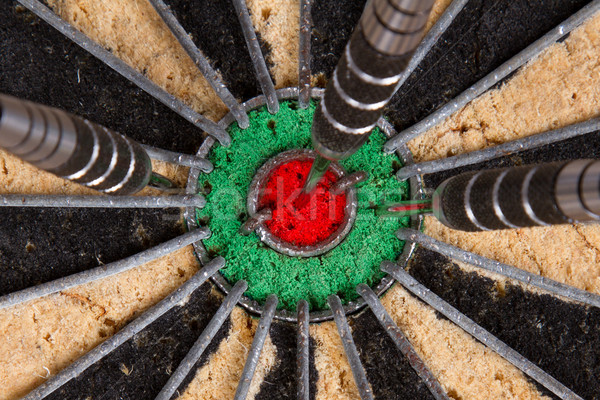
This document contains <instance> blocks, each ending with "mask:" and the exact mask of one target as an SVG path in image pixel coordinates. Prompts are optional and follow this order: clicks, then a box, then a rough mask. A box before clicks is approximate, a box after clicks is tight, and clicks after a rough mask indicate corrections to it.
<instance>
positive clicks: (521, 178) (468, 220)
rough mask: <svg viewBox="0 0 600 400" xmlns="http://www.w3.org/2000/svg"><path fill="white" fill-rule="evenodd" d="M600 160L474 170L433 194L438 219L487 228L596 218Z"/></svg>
mask: <svg viewBox="0 0 600 400" xmlns="http://www.w3.org/2000/svg"><path fill="white" fill-rule="evenodd" d="M599 188H600V161H594V160H576V161H570V162H554V163H549V164H538V165H528V166H523V167H516V168H507V169H494V170H486V171H479V172H477V171H473V172H467V173H464V174H460V175H457V176H454V177H452V178H449V179H447V180H446V181H444V182H443V183H442V184H441V185H440V186H439V187H438V188H437V190H436V192H435V194H434V195H433V209H434V213H435V214H436V216H437V217H438V219H439V220H440V221H441V222H442V223H444V224H445V225H447V226H448V227H450V228H453V229H460V230H464V231H483V230H491V229H508V228H523V227H530V226H545V225H554V224H565V223H570V222H574V221H579V222H584V221H592V220H597V219H598V218H599V217H598V215H597V213H598V211H600V208H598V204H600V189H599Z"/></svg>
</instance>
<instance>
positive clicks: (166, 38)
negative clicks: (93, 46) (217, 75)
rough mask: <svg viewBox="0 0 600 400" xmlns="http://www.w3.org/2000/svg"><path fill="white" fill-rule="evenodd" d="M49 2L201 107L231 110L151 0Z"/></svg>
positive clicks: (216, 113)
mask: <svg viewBox="0 0 600 400" xmlns="http://www.w3.org/2000/svg"><path fill="white" fill-rule="evenodd" d="M48 3H49V5H50V6H51V7H52V8H53V10H54V11H55V12H56V13H57V14H58V15H60V16H61V17H62V18H63V19H65V20H66V21H67V22H69V23H71V24H72V25H73V26H75V27H76V28H78V29H79V30H81V31H82V32H83V33H85V34H86V35H88V36H90V37H91V38H92V39H94V40H95V41H97V42H98V43H100V44H102V45H103V46H104V47H105V48H107V49H109V50H110V51H112V52H113V53H114V54H115V55H117V56H118V57H119V58H121V59H122V60H124V61H125V62H127V63H128V64H129V65H131V66H132V67H133V68H135V69H137V70H138V71H140V72H142V73H144V75H146V76H147V77H148V78H150V79H151V80H152V81H154V82H155V83H156V84H157V85H159V86H160V87H162V88H163V89H165V90H166V91H167V92H169V93H171V94H172V95H174V96H176V97H177V98H179V99H180V100H182V101H183V102H184V103H186V104H188V105H189V106H190V107H192V108H193V109H194V110H196V111H197V112H199V113H201V114H203V115H204V116H206V117H208V118H211V119H213V120H218V119H220V118H221V117H222V116H223V115H224V113H225V112H226V110H227V109H226V107H225V105H224V104H223V103H222V102H221V100H220V99H219V98H218V96H217V95H216V94H215V92H214V91H213V90H212V88H211V87H210V85H209V84H208V82H207V81H206V80H205V79H204V77H203V76H202V74H201V73H200V72H199V71H198V69H197V67H196V65H195V64H194V62H193V61H192V60H191V59H190V58H189V56H188V55H187V54H186V53H185V51H184V50H183V48H182V47H181V46H180V45H179V43H178V42H177V40H176V39H175V37H174V36H173V35H172V34H171V32H170V31H169V29H168V28H167V26H166V25H165V24H164V23H163V22H162V20H161V19H160V17H159V16H158V14H157V13H156V11H154V8H152V6H151V5H150V3H149V2H147V1H145V0H103V1H96V0H49V1H48ZM165 134H177V132H165Z"/></svg>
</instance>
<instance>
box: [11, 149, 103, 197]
mask: <svg viewBox="0 0 600 400" xmlns="http://www.w3.org/2000/svg"><path fill="white" fill-rule="evenodd" d="M0 193H3V194H8V193H10V194H48V193H52V194H73V195H76V194H77V195H80V194H81V195H83V194H100V192H97V191H95V190H92V189H89V188H86V187H84V186H81V185H78V184H76V183H74V182H71V181H67V180H65V179H62V178H59V177H57V176H56V175H53V174H51V173H49V172H46V171H42V170H41V169H38V168H36V167H34V166H33V165H31V164H29V163H26V162H25V161H22V160H21V159H20V158H18V157H15V156H13V155H12V154H9V153H7V152H6V151H4V150H2V149H0Z"/></svg>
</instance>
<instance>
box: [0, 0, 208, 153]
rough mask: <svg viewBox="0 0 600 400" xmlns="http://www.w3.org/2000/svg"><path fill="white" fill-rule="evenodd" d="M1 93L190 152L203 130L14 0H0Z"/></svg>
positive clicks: (201, 135)
mask: <svg viewBox="0 0 600 400" xmlns="http://www.w3.org/2000/svg"><path fill="white" fill-rule="evenodd" d="M0 77H1V79H0V93H5V94H9V95H12V96H16V97H20V98H23V99H27V100H31V101H35V102H38V103H41V104H45V105H49V106H52V107H57V108H61V109H64V110H66V111H69V112H71V113H74V114H76V115H79V116H82V117H84V118H87V119H89V120H91V121H94V122H97V123H100V124H102V125H105V126H107V127H109V128H111V129H113V130H116V131H118V132H120V133H122V134H124V135H127V136H129V137H131V138H133V139H135V140H137V141H139V142H141V143H144V144H148V145H152V146H156V147H161V148H164V149H167V150H173V151H180V152H185V153H189V154H193V153H195V152H196V151H197V150H198V147H199V146H200V144H201V143H202V140H203V137H204V134H203V132H202V131H201V130H200V129H198V128H196V127H195V126H194V125H192V124H190V123H189V122H187V121H185V120H184V119H183V118H181V117H180V116H178V115H177V114H175V113H174V112H172V111H171V110H170V109H168V108H167V107H166V106H164V105H163V104H162V103H160V102H158V101H157V100H154V99H153V98H152V97H151V96H150V95H148V94H146V93H145V92H143V91H142V90H141V89H138V88H137V86H135V85H134V84H133V83H130V82H129V81H128V80H127V79H125V78H123V77H122V76H121V75H119V74H118V73H116V72H114V71H113V70H112V69H110V68H109V67H107V66H105V65H104V64H103V63H102V62H100V61H99V60H97V59H96V58H95V57H94V56H92V55H90V54H89V53H87V52H86V51H85V50H83V49H82V48H80V47H79V46H77V45H76V44H74V43H72V42H71V41H70V40H68V39H66V38H65V37H64V36H63V35H62V34H60V33H59V32H58V31H56V30H55V29H54V28H52V27H51V26H50V25H48V24H47V23H46V22H44V21H42V20H40V19H39V18H38V17H36V16H35V15H33V14H32V13H30V12H29V11H27V10H25V9H24V8H23V7H22V6H19V5H17V3H16V2H15V1H2V2H0Z"/></svg>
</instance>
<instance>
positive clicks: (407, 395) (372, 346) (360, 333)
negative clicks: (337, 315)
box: [350, 310, 434, 400]
mask: <svg viewBox="0 0 600 400" xmlns="http://www.w3.org/2000/svg"><path fill="white" fill-rule="evenodd" d="M350 324H351V327H352V337H353V338H354V342H355V344H356V347H357V349H358V353H359V356H360V360H361V362H362V364H363V366H364V367H365V371H366V372H367V379H368V380H369V383H370V384H371V388H372V389H373V395H374V397H375V399H381V400H400V399H423V400H425V399H433V398H434V397H433V395H432V394H431V392H430V391H429V389H428V388H427V386H426V385H425V383H423V380H422V379H421V378H420V377H419V376H418V375H417V373H416V372H415V370H413V369H412V367H411V366H410V364H409V362H408V359H407V358H406V357H405V356H404V355H403V354H402V352H401V351H400V350H398V348H397V347H396V345H395V344H394V341H393V340H392V339H391V338H390V336H389V335H388V334H387V332H386V331H385V330H384V329H383V328H382V327H381V325H380V324H379V321H377V318H376V317H375V315H374V314H373V312H372V311H371V310H365V311H363V312H362V313H360V314H359V315H357V316H355V317H352V318H351V319H350Z"/></svg>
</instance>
